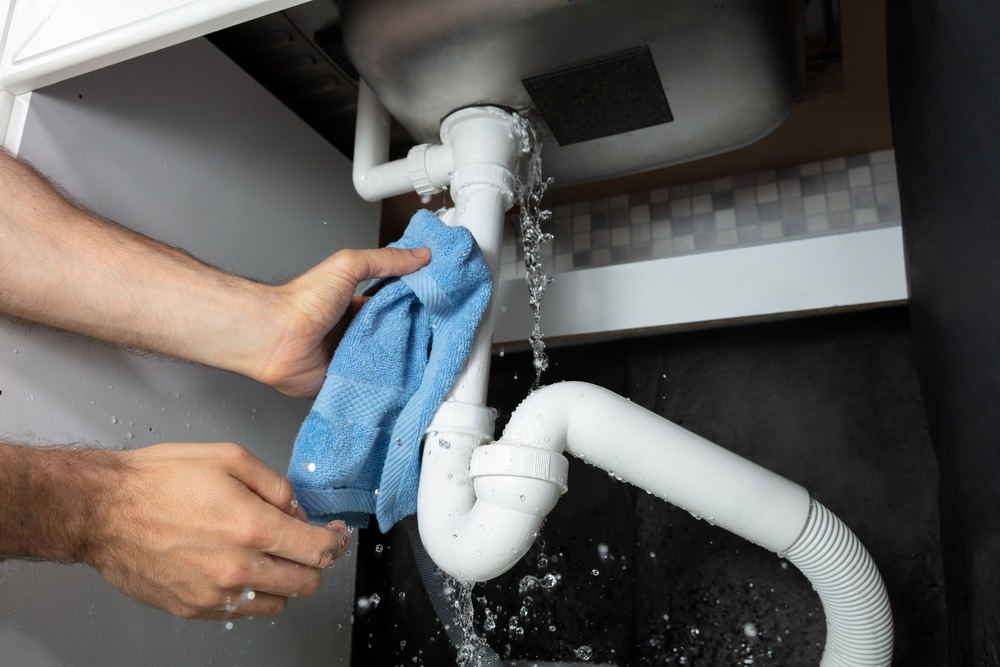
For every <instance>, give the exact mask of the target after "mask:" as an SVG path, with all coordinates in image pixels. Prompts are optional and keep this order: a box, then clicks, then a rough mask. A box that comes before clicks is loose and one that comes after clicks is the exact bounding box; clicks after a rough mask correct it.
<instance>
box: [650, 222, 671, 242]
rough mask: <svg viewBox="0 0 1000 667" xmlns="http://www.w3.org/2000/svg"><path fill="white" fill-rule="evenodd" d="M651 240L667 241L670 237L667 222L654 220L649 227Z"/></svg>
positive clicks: (668, 223)
mask: <svg viewBox="0 0 1000 667" xmlns="http://www.w3.org/2000/svg"><path fill="white" fill-rule="evenodd" d="M650 234H651V235H652V237H653V239H669V238H670V237H671V235H672V234H671V232H670V221H669V220H654V221H653V222H652V224H651V225H650Z"/></svg>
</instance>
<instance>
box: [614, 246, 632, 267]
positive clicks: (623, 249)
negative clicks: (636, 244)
mask: <svg viewBox="0 0 1000 667" xmlns="http://www.w3.org/2000/svg"><path fill="white" fill-rule="evenodd" d="M631 261H632V246H629V245H620V246H614V247H613V248H611V262H612V263H613V264H624V263H625V262H631Z"/></svg>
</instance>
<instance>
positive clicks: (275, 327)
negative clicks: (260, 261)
mask: <svg viewBox="0 0 1000 667" xmlns="http://www.w3.org/2000/svg"><path fill="white" fill-rule="evenodd" d="M429 259H430V251H429V250H427V249H426V248H417V249H415V250H402V249H397V248H381V249H379V250H341V251H340V252H338V253H336V254H334V255H332V256H330V257H328V258H327V259H326V260H325V261H323V262H321V263H320V264H318V265H317V266H315V267H314V268H313V269H311V270H310V271H308V272H306V273H304V274H303V275H301V276H299V277H298V278H296V279H295V280H293V281H291V282H289V283H287V284H285V285H282V286H279V287H277V288H276V290H277V296H276V299H275V301H276V303H275V311H276V313H277V317H275V318H274V319H273V320H272V327H271V329H270V332H271V336H272V341H273V342H269V343H268V344H267V345H266V346H265V348H264V349H262V350H261V352H262V357H261V359H262V363H261V365H260V367H259V370H256V371H252V372H251V377H254V378H255V379H257V380H260V381H261V382H264V383H265V384H269V385H271V386H273V387H275V388H276V389H278V390H280V391H282V392H284V393H286V394H288V395H290V396H295V397H298V398H311V397H313V396H315V395H316V394H317V392H319V389H320V387H321V386H322V385H323V379H324V377H325V375H326V367H327V365H328V364H329V363H330V357H331V355H332V354H333V349H334V348H335V347H336V346H337V343H338V342H339V341H340V339H341V337H342V336H343V335H344V331H345V330H346V329H347V325H348V324H349V323H350V320H351V318H352V317H353V316H354V314H355V313H356V312H357V310H358V309H359V308H360V307H361V305H362V304H363V303H364V299H362V298H358V297H354V292H355V290H356V289H357V287H358V285H359V284H360V283H361V282H363V281H365V280H368V279H370V278H383V277H386V276H400V275H405V274H407V273H412V272H413V271H416V270H417V269H419V268H420V267H422V266H424V265H425V264H426V263H427V262H428V260H429Z"/></svg>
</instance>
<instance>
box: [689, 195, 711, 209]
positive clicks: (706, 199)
mask: <svg viewBox="0 0 1000 667" xmlns="http://www.w3.org/2000/svg"><path fill="white" fill-rule="evenodd" d="M691 212H692V213H695V214H697V213H711V212H712V194H711V193H710V192H703V193H701V194H697V195H694V196H693V197H691Z"/></svg>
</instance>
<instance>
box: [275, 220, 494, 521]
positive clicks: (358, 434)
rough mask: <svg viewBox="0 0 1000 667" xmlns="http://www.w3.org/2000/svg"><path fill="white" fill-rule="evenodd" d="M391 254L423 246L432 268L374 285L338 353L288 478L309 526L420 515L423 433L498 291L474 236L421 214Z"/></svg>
mask: <svg viewBox="0 0 1000 667" xmlns="http://www.w3.org/2000/svg"><path fill="white" fill-rule="evenodd" d="M391 246H392V247H397V248H419V247H421V246H427V247H429V248H430V249H431V261H430V263H429V264H428V265H427V266H425V267H423V268H422V269H420V270H419V271H416V272H414V273H411V274H410V275H408V276H403V277H402V278H390V279H384V280H380V281H377V283H376V284H377V285H378V287H380V289H379V290H378V292H376V293H375V295H374V296H373V297H372V298H371V299H370V300H369V301H368V303H366V304H365V305H364V307H363V308H362V309H361V311H360V312H359V313H358V314H357V315H356V316H355V318H354V320H353V321H352V322H351V325H350V326H349V327H348V329H347V332H346V333H345V334H344V338H343V339H342V340H341V342H340V345H339V346H338V347H337V350H336V353H335V354H334V356H333V361H332V362H331V363H330V367H329V369H328V370H327V374H326V381H325V382H324V383H323V387H322V389H321V390H320V392H319V396H317V397H316V402H315V403H314V404H313V407H312V410H311V411H310V413H309V415H308V416H307V417H306V420H305V422H304V423H303V424H302V428H301V429H300V431H299V435H298V437H297V438H296V440H295V448H294V450H293V452H292V459H291V462H290V463H289V466H288V478H289V479H290V480H291V481H292V484H293V485H294V487H295V494H296V497H297V498H298V500H299V503H300V504H301V505H302V507H303V508H304V509H305V511H306V513H307V514H309V515H310V517H311V518H314V519H321V520H323V521H329V520H331V519H335V518H339V519H343V520H344V521H346V522H347V523H348V525H352V526H366V525H368V518H369V515H371V514H375V515H376V516H377V518H378V523H379V528H380V529H381V530H382V531H383V532H386V531H388V530H389V528H391V527H392V526H393V524H395V523H396V522H397V521H399V520H400V519H402V518H403V517H405V516H408V515H410V514H413V513H415V512H416V511H417V486H418V482H419V475H420V443H421V440H422V437H423V434H424V431H425V430H426V429H427V426H428V425H429V424H430V421H431V418H432V417H433V416H434V413H435V412H436V411H437V409H438V407H439V406H440V405H441V403H442V401H444V399H445V397H446V396H447V394H448V392H449V391H450V390H451V387H452V385H453V384H454V382H455V380H456V378H457V377H458V375H459V373H460V372H461V371H462V369H463V368H464V366H465V362H466V360H467V359H468V356H469V351H470V350H471V348H472V343H473V341H474V340H475V336H476V329H477V328H478V326H479V320H480V319H481V318H482V315H483V312H485V310H486V306H487V304H488V303H489V299H490V293H491V292H492V289H493V279H492V275H491V274H490V270H489V267H488V266H487V265H486V262H485V260H484V259H483V256H482V254H481V253H480V251H479V247H478V246H477V245H476V242H475V240H474V239H473V238H472V234H471V233H469V231H468V230H467V229H465V228H464V227H449V226H447V225H445V224H444V223H443V222H441V220H439V219H438V217H437V216H435V215H434V214H433V213H431V212H429V211H418V212H417V213H416V215H414V216H413V218H412V219H411V220H410V224H409V226H408V227H407V228H406V232H405V233H404V234H403V237H402V238H401V239H400V240H399V241H397V242H395V243H393V244H391ZM373 285H374V284H373ZM370 289H371V288H369V290H370Z"/></svg>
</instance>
